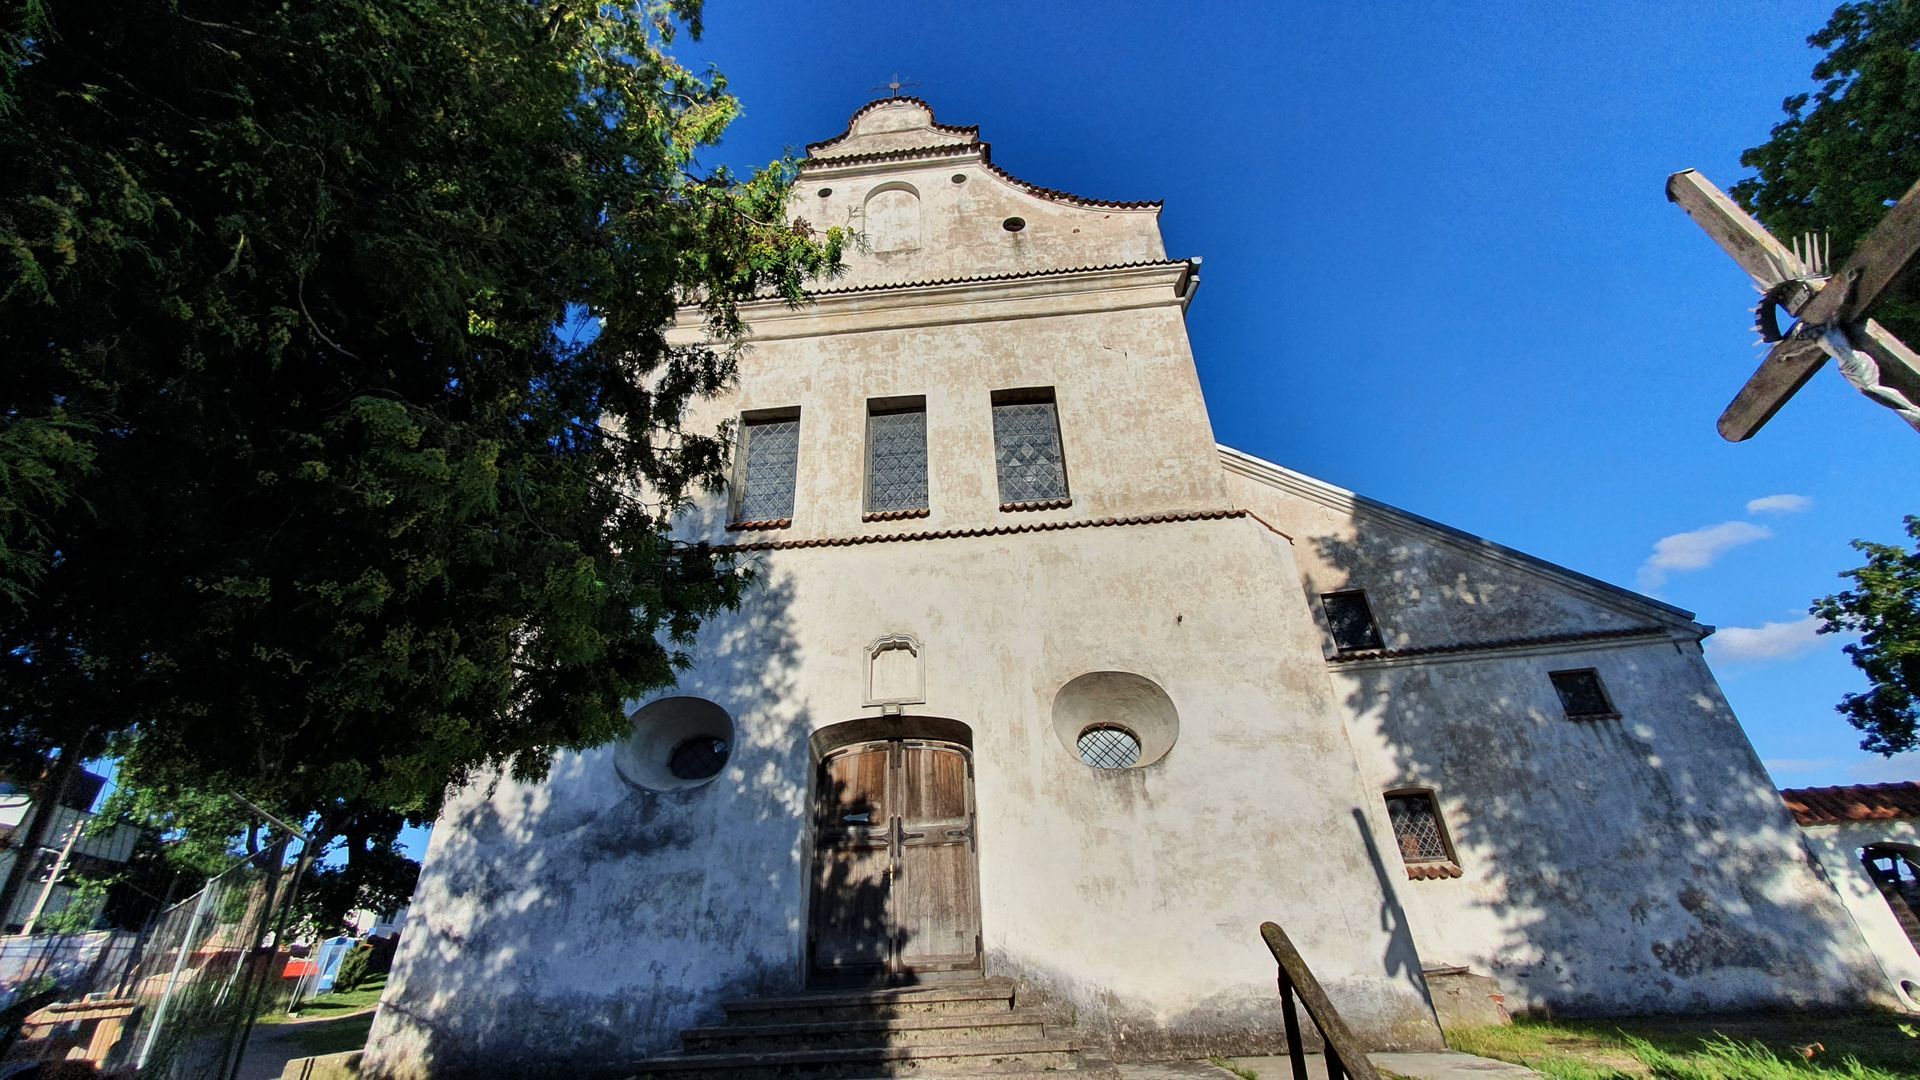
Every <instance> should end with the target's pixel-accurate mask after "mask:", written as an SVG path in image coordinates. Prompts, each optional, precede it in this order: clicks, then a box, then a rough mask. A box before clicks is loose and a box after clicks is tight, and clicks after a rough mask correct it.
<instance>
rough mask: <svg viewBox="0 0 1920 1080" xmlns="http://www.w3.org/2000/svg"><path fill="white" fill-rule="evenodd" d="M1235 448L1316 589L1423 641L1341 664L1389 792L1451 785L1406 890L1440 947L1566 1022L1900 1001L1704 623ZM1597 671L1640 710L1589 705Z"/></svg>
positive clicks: (1392, 633) (1435, 961)
mask: <svg viewBox="0 0 1920 1080" xmlns="http://www.w3.org/2000/svg"><path fill="white" fill-rule="evenodd" d="M1223 453H1224V455H1225V456H1224V460H1225V462H1226V464H1227V466H1228V476H1229V477H1230V481H1231V484H1232V490H1233V493H1234V495H1235V498H1236V500H1237V501H1239V502H1240V503H1241V504H1242V505H1244V506H1246V507H1248V508H1249V509H1252V510H1253V511H1254V512H1256V513H1258V514H1260V515H1261V516H1262V517H1263V518H1265V519H1266V520H1268V521H1270V522H1272V523H1273V524H1274V525H1275V527H1276V528H1279V529H1281V530H1282V531H1284V532H1287V533H1288V534H1289V535H1291V536H1293V537H1294V542H1295V551H1296V553H1297V555H1298V558H1299V560H1300V564H1301V568H1302V572H1303V577H1302V581H1301V584H1300V586H1299V587H1300V589H1301V593H1302V595H1304V596H1305V597H1307V598H1309V600H1310V601H1312V600H1315V599H1317V597H1318V596H1319V595H1320V594H1321V593H1324V592H1331V591H1336V590H1341V589H1349V588H1360V589H1364V590H1365V592H1366V594H1367V598H1368V601H1369V603H1370V605H1371V606H1372V609H1373V612H1374V615H1375V618H1376V620H1377V621H1378V623H1379V626H1380V629H1381V634H1382V638H1383V640H1384V641H1385V643H1386V645H1387V646H1388V649H1389V650H1401V651H1403V652H1404V655H1400V656H1394V655H1392V654H1391V652H1390V653H1389V654H1387V655H1384V656H1382V657H1379V658H1375V659H1366V660H1357V661H1355V660H1345V661H1330V662H1328V664H1327V667H1328V668H1329V669H1330V671H1331V672H1332V678H1333V685H1334V687H1335V692H1336V695H1337V697H1338V699H1339V702H1340V704H1341V707H1342V708H1343V710H1344V712H1345V714H1346V717H1347V722H1348V724H1349V728H1350V731H1351V733H1352V737H1353V740H1354V743H1355V746H1356V748H1357V750H1358V752H1359V754H1360V758H1361V762H1362V771H1363V773H1364V774H1365V775H1366V776H1367V777H1368V778H1369V781H1370V783H1371V785H1372V787H1373V790H1374V791H1375V792H1386V791H1389V790H1393V789H1396V788H1404V787H1426V788H1430V789H1432V790H1433V791H1434V793H1435V795H1436V797H1437V799H1438V800H1439V803H1440V806H1441V810H1442V814H1443V816H1444V818H1445V820H1446V825H1447V827H1448V830H1449V832H1450V833H1451V836H1452V840H1453V843H1454V846H1455V847H1456V848H1457V849H1458V854H1459V865H1460V867H1461V871H1462V873H1461V876H1460V877H1458V878H1437V879H1427V880H1419V881H1409V882H1408V883H1407V887H1406V888H1405V889H1404V891H1403V895H1404V896H1406V898H1407V900H1406V903H1407V907H1408V909H1409V912H1410V918H1411V920H1412V924H1413V927H1414V934H1415V938H1416V941H1417V942H1418V944H1419V947H1420V954H1421V958H1422V960H1423V961H1424V962H1426V963H1427V964H1429V965H1452V964H1463V965H1466V966H1468V967H1471V968H1473V969H1474V970H1476V971H1480V972H1483V973H1486V974H1489V975H1492V976H1493V977H1494V978H1496V979H1497V980H1498V981H1499V983H1500V985H1501V988H1502V990H1503V992H1504V993H1506V995H1507V996H1508V998H1509V1005H1510V1007H1514V1008H1528V1007H1543V1008H1548V1009H1551V1010H1552V1011H1555V1012H1562V1013H1589V1014H1600V1013H1630V1012H1670V1011H1682V1010H1689V1009H1699V1008H1737V1007H1744V1006H1751V1005H1763V1004H1777V1003H1782V1002H1788V1003H1805V1004H1823V1005H1844V1004H1854V1003H1859V1002H1863V1001H1878V1002H1885V1001H1887V1000H1888V997H1887V994H1886V992H1885V988H1884V986H1883V985H1882V984H1881V980H1880V979H1879V978H1878V977H1877V973H1876V972H1875V971H1874V965H1873V962H1872V958H1871V956H1870V955H1869V954H1868V952H1867V950H1866V948H1865V945H1864V943H1863V942H1862V941H1861V939H1860V937H1859V935H1858V934H1857V933H1856V932H1855V931H1854V929H1853V927H1852V925H1851V924H1850V922H1849V920H1848V919H1847V918H1846V915H1845V913H1844V911H1842V910H1841V908H1840V905H1839V904H1838V903H1837V902H1836V901H1835V897H1834V896H1833V893H1832V891H1831V890H1830V889H1828V888H1827V887H1826V886H1825V885H1824V884H1823V883H1822V882H1821V881H1820V880H1819V876H1818V875H1817V874H1816V873H1815V872H1814V870H1813V868H1812V866H1811V865H1810V864H1809V862H1808V859H1807V857H1806V855H1805V853H1804V851H1803V850H1802V848H1801V846H1800V840H1799V834H1798V831H1797V829H1796V828H1795V826H1794V824H1793V821H1792V819H1791V818H1790V816H1789V815H1788V814H1787V811H1786V808H1785V806H1784V804H1783V803H1782V802H1781V800H1780V796H1779V793H1778V791H1776V790H1775V788H1774V786H1773V784H1772V781H1771V780H1770V779H1769V778H1768V776H1767V774H1766V771H1765V769H1764V768H1763V767H1762V766H1761V764H1760V761H1759V759H1758V757H1757V756H1756V755H1755V754H1754V752H1753V749H1752V746H1751V744H1750V743H1748V741H1747V739H1746V735H1745V733H1744V732H1742V731H1741V729H1740V726H1739V723H1738V722H1737V721H1736V720H1735V718H1734V716H1733V713H1732V710H1731V709H1730V708H1729V707H1728V705H1727V703H1726V699H1725V698H1724V697H1723V696H1722V695H1721V693H1720V690H1719V687H1718V685H1717V684H1716V683H1715V681H1714V678H1713V675H1712V672H1711V671H1710V670H1709V669H1708V667H1707V665H1706V662H1705V660H1704V659H1703V657H1702V655H1701V651H1700V648H1699V645H1698V643H1697V639H1698V637H1699V636H1700V635H1701V634H1702V633H1703V632H1704V631H1705V628H1703V627H1698V626H1696V625H1695V624H1694V623H1693V622H1692V620H1691V618H1690V617H1689V616H1688V615H1687V613H1685V612H1682V611H1679V610H1678V609H1675V608H1672V607H1669V606H1667V605H1665V604H1661V603H1658V602H1655V601H1652V600H1649V599H1645V598H1639V597H1635V596H1633V595H1632V594H1628V593H1625V592H1624V591H1621V590H1617V589H1614V588H1612V587H1610V586H1606V585H1603V584H1601V583H1599V582H1595V581H1592V580H1590V579H1585V578H1582V577H1580V576H1579V575H1576V574H1572V573H1570V572H1566V571H1562V570H1559V569H1558V568H1554V567H1549V566H1547V565H1545V564H1540V563H1537V562H1534V561H1532V560H1529V559H1527V558H1526V557H1525V556H1522V555H1519V554H1518V553H1515V552H1510V551H1506V550H1504V549H1499V548H1497V547H1495V546H1494V545H1491V544H1488V543H1486V542H1485V541H1482V540H1479V539H1478V538H1475V537H1471V536H1467V535H1465V534H1459V533H1453V532H1450V531H1448V530H1444V529H1442V528H1440V527H1437V526H1434V525H1432V524H1431V523H1428V522H1424V521H1422V520H1420V519H1417V518H1414V517H1412V516H1411V515H1404V514H1400V513H1398V512H1396V511H1393V510H1391V508H1385V507H1381V506H1379V505H1378V504H1370V503H1368V502H1367V501H1366V500H1360V499H1355V498H1354V497H1352V496H1351V495H1350V494H1349V493H1346V492H1342V491H1339V490H1338V489H1335V488H1331V487H1329V486H1327V485H1324V484H1320V483H1319V482H1318V481H1313V480H1311V479H1309V478H1305V477H1300V476H1299V475H1298V474H1292V473H1287V472H1286V471H1285V470H1281V469H1277V468H1275V467H1273V466H1271V465H1268V464H1267V463H1264V462H1259V461H1258V460H1257V459H1251V458H1247V457H1246V456H1245V455H1240V454H1237V453H1234V452H1231V451H1226V452H1223ZM1635 630H1640V631H1644V632H1642V633H1638V634H1634V633H1632V632H1633V631H1635ZM1608 635H1620V636H1608ZM1324 644H1325V649H1326V652H1327V653H1328V654H1329V655H1331V654H1332V653H1333V651H1334V650H1333V643H1332V641H1331V639H1330V638H1328V639H1326V640H1325V643H1324ZM1426 650H1431V651H1426ZM1586 668H1591V669H1594V670H1595V671H1596V672H1597V673H1598V674H1599V676H1600V679H1601V682H1602V684H1603V686H1604V687H1605V689H1606V691H1607V693H1608V695H1609V696H1610V698H1611V700H1612V703H1613V705H1614V707H1615V708H1616V709H1617V710H1618V712H1619V713H1620V716H1619V718H1617V719H1607V720H1597V721H1572V720H1569V719H1567V718H1566V716H1565V712H1564V709H1563V707H1562V705H1561V703H1560V701H1559V698H1558V695H1557V694H1556V692H1555V691H1554V689H1553V685H1552V682H1551V680H1550V679H1549V673H1550V672H1554V671H1567V670H1578V669H1586ZM1372 813H1373V820H1374V827H1375V829H1376V832H1377V835H1379V836H1380V837H1381V845H1382V846H1383V848H1385V849H1386V850H1388V851H1390V852H1391V851H1394V850H1396V849H1395V848H1394V845H1393V839H1392V837H1393V833H1392V828H1391V825H1390V823H1389V822H1388V820H1387V817H1386V813H1385V806H1384V800H1383V799H1381V798H1379V797H1378V796H1376V798H1375V800H1374V806H1373V807H1372Z"/></svg>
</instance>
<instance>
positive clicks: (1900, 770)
mask: <svg viewBox="0 0 1920 1080" xmlns="http://www.w3.org/2000/svg"><path fill="white" fill-rule="evenodd" d="M1847 778H1848V779H1849V780H1852V781H1853V782H1854V783H1856V784H1894V783H1899V782H1900V781H1902V780H1920V750H1916V751H1914V752H1913V753H1910V754H1895V755H1893V756H1892V757H1890V758H1889V757H1881V756H1879V755H1878V754H1876V755H1874V756H1873V757H1871V758H1869V759H1867V760H1866V761H1861V762H1856V763H1855V764H1853V765H1852V766H1850V767H1848V769H1847Z"/></svg>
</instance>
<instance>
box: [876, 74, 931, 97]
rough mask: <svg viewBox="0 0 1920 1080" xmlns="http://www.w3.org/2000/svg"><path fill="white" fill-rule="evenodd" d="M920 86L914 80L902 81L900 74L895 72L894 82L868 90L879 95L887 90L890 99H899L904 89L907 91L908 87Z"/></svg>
mask: <svg viewBox="0 0 1920 1080" xmlns="http://www.w3.org/2000/svg"><path fill="white" fill-rule="evenodd" d="M919 85H920V84H919V83H918V82H915V81H914V80H912V79H905V80H902V79H901V78H900V73H899V72H897V71H896V72H894V73H893V81H892V82H889V83H885V84H883V85H880V86H869V87H867V90H868V91H869V92H871V93H875V94H877V93H879V92H880V91H882V90H885V91H887V96H888V97H899V96H900V91H902V90H904V89H906V88H907V87H909V86H919Z"/></svg>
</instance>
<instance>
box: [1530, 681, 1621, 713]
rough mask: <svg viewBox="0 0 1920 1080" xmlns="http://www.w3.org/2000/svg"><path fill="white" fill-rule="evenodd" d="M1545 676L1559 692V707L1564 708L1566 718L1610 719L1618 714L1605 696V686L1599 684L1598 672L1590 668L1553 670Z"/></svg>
mask: <svg viewBox="0 0 1920 1080" xmlns="http://www.w3.org/2000/svg"><path fill="white" fill-rule="evenodd" d="M1547 677H1548V678H1550V679H1552V680H1553V688H1554V690H1555V691H1557V692H1558V693H1559V694H1560V707H1561V708H1562V709H1564V710H1566V714H1567V719H1569V720H1611V719H1613V718H1615V717H1617V716H1619V715H1620V714H1619V713H1617V712H1615V711H1614V708H1613V702H1612V701H1611V700H1610V699H1608V697H1607V688H1606V687H1604V686H1602V685H1600V673H1599V672H1597V671H1595V670H1593V669H1592V668H1582V669H1580V670H1579V671H1555V672H1550V673H1548V675H1547Z"/></svg>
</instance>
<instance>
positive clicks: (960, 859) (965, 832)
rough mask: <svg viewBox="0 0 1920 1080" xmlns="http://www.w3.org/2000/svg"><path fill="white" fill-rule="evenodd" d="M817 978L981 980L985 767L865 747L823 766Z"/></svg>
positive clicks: (910, 749)
mask: <svg viewBox="0 0 1920 1080" xmlns="http://www.w3.org/2000/svg"><path fill="white" fill-rule="evenodd" d="M817 792H818V794H817V797H816V800H815V806H816V815H817V816H816V819H815V834H814V879H813V911H812V916H811V926H810V941H811V947H810V952H811V954H812V969H813V970H812V977H813V979H814V980H815V981H816V982H821V983H865V982H871V983H900V982H927V981H937V980H939V979H944V978H969V977H974V976H977V975H978V974H979V973H980V951H981V950H980V886H979V863H978V858H977V855H976V851H975V846H974V807H973V759H972V755H971V754H969V753H968V751H967V749H966V747H964V746H961V745H959V744H957V743H948V742H939V741H935V740H931V739H885V740H878V741H872V742H862V743H855V744H853V745H850V746H844V747H841V748H839V749H837V750H834V751H832V752H831V753H829V754H827V755H826V756H825V758H824V759H823V760H822V761H821V763H820V774H819V777H818V787H817Z"/></svg>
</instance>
